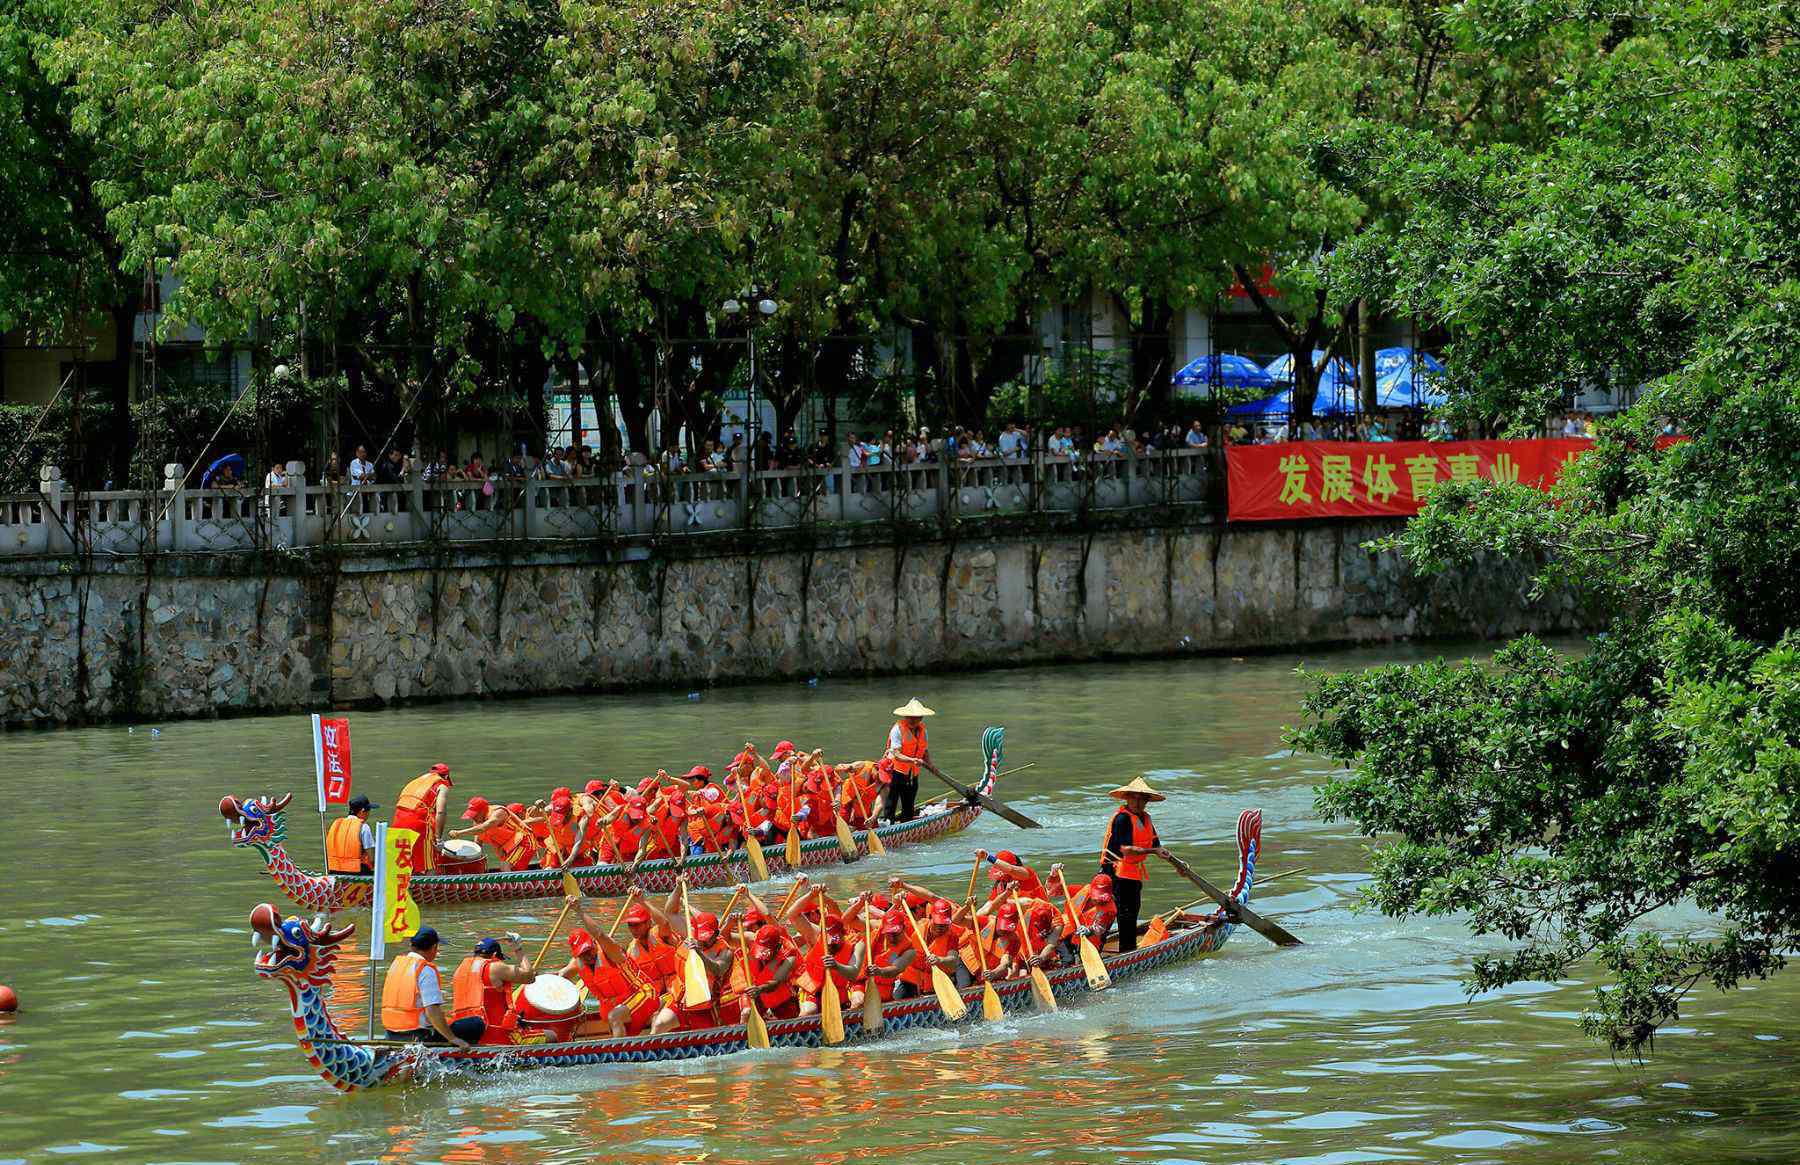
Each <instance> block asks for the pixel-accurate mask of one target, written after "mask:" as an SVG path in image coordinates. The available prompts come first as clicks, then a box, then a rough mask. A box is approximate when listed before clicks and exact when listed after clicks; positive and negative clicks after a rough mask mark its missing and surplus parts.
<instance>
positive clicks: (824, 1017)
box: [818, 886, 844, 1044]
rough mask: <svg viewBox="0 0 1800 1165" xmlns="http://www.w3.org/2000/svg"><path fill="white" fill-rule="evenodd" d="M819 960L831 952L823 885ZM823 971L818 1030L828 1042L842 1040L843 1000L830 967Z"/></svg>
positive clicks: (820, 903) (819, 897)
mask: <svg viewBox="0 0 1800 1165" xmlns="http://www.w3.org/2000/svg"><path fill="white" fill-rule="evenodd" d="M818 900H819V961H820V963H821V964H823V963H824V961H825V957H826V956H828V955H830V954H831V946H830V944H829V943H828V942H827V941H826V938H825V887H823V886H820V887H819V895H818ZM821 970H823V971H824V975H823V976H822V978H823V979H824V982H822V983H820V984H819V1031H820V1032H821V1033H822V1034H823V1035H824V1036H825V1042H826V1043H828V1044H841V1043H843V1042H844V1001H843V1000H842V999H840V998H838V988H837V980H836V979H834V978H832V974H831V968H830V967H824V966H821Z"/></svg>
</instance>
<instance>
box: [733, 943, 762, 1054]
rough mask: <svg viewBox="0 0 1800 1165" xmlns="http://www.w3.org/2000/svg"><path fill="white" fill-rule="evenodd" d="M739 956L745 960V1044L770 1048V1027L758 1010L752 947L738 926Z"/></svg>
mask: <svg viewBox="0 0 1800 1165" xmlns="http://www.w3.org/2000/svg"><path fill="white" fill-rule="evenodd" d="M738 954H740V955H742V956H743V959H744V1042H745V1043H746V1044H748V1045H750V1046H751V1047H752V1048H766V1047H768V1046H769V1025H768V1024H766V1023H764V1022H763V1017H762V1012H760V1011H758V1010H756V976H755V974H754V973H752V972H751V970H750V945H749V944H748V943H747V942H745V941H744V928H743V926H742V925H741V924H740V925H739V926H738Z"/></svg>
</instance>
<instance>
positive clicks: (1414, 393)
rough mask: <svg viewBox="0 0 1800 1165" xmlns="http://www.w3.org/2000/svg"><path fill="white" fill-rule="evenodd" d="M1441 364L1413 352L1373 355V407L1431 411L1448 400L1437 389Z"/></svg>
mask: <svg viewBox="0 0 1800 1165" xmlns="http://www.w3.org/2000/svg"><path fill="white" fill-rule="evenodd" d="M1443 373H1444V364H1443V362H1442V361H1441V360H1439V359H1438V358H1437V357H1435V356H1433V355H1431V354H1430V353H1429V352H1420V351H1418V350H1417V349H1415V348H1383V349H1382V350H1381V351H1379V352H1377V353H1375V403H1376V404H1377V405H1378V406H1379V407H1381V408H1384V409H1406V408H1431V407H1436V406H1438V405H1441V404H1443V403H1444V402H1445V401H1446V400H1448V399H1449V398H1448V397H1446V396H1445V395H1444V393H1443V391H1442V390H1441V389H1439V388H1438V387H1437V383H1436V382H1437V380H1438V378H1439V377H1440V376H1442V375H1443Z"/></svg>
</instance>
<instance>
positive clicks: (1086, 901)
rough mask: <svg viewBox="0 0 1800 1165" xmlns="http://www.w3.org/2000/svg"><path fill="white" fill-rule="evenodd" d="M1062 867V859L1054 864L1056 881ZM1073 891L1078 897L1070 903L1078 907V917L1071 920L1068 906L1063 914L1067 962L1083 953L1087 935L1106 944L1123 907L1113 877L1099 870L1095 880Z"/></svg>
mask: <svg viewBox="0 0 1800 1165" xmlns="http://www.w3.org/2000/svg"><path fill="white" fill-rule="evenodd" d="M1061 869H1062V863H1060V862H1059V863H1057V864H1056V865H1054V866H1051V867H1050V877H1051V880H1052V881H1055V879H1056V875H1057V873H1058V872H1059V871H1060V870H1061ZM1072 893H1073V895H1074V897H1073V898H1071V899H1070V900H1069V903H1070V905H1071V906H1073V908H1074V913H1075V920H1070V918H1069V912H1068V911H1067V910H1065V911H1064V912H1063V914H1062V919H1063V928H1062V946H1063V959H1064V961H1065V962H1074V961H1075V960H1076V959H1077V958H1079V957H1080V955H1079V952H1078V951H1077V947H1078V946H1079V943H1080V940H1081V939H1082V938H1084V937H1085V938H1090V939H1092V940H1093V941H1094V945H1095V946H1096V947H1101V946H1104V945H1105V944H1106V936H1107V934H1108V933H1109V932H1110V931H1111V930H1112V925H1113V922H1114V920H1116V919H1117V918H1118V917H1119V908H1118V906H1117V904H1116V903H1115V902H1114V901H1113V880H1112V878H1111V877H1110V876H1109V875H1106V874H1095V875H1094V877H1093V880H1092V881H1090V882H1088V883H1087V884H1086V885H1083V886H1078V887H1075V888H1074V889H1073V891H1072Z"/></svg>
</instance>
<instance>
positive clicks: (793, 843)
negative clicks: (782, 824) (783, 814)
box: [786, 761, 800, 870]
mask: <svg viewBox="0 0 1800 1165" xmlns="http://www.w3.org/2000/svg"><path fill="white" fill-rule="evenodd" d="M799 775H800V766H799V765H797V764H795V763H794V762H793V761H789V762H788V835H787V854H786V857H787V864H788V869H790V870H797V869H799V868H800V815H799V809H800V806H799V804H798V800H799V794H798V792H797V791H796V789H795V785H796V783H797V778H798V777H799Z"/></svg>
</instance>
